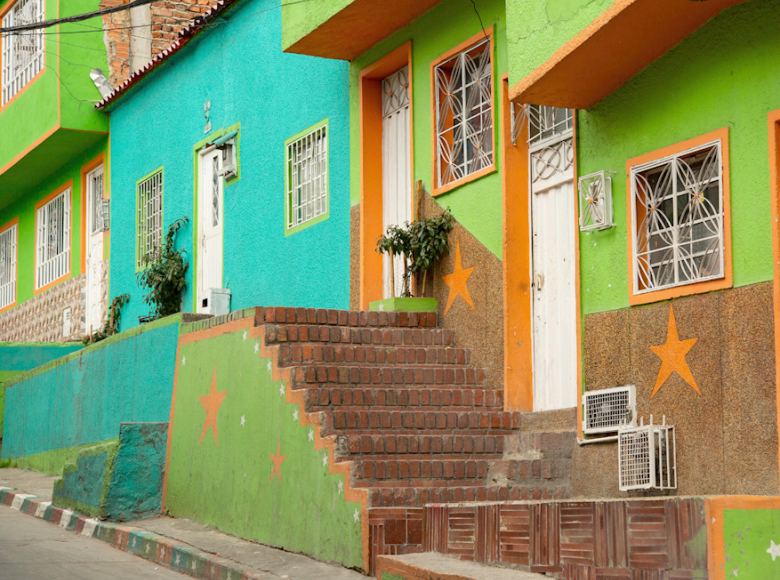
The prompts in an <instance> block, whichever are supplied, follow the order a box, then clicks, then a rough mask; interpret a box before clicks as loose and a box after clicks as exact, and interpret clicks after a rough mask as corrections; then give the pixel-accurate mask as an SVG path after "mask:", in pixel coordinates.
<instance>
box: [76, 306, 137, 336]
mask: <svg viewBox="0 0 780 580" xmlns="http://www.w3.org/2000/svg"><path fill="white" fill-rule="evenodd" d="M128 302H130V295H129V294H120V295H119V296H117V297H116V298H114V299H113V300H112V301H111V306H109V307H108V314H107V315H106V321H105V323H103V328H101V329H100V330H98V331H96V332H94V333H93V334H91V335H88V336H85V337H84V339H83V340H82V341H81V342H82V343H84V344H85V345H87V344H94V343H96V342H100V341H101V340H104V339H106V338H108V337H109V336H112V335H114V334H116V333H117V332H119V320H120V318H121V316H122V307H123V306H124V305H125V304H127V303H128Z"/></svg>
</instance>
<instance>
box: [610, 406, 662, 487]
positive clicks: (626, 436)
mask: <svg viewBox="0 0 780 580" xmlns="http://www.w3.org/2000/svg"><path fill="white" fill-rule="evenodd" d="M618 468H619V471H620V491H633V490H637V489H677V445H676V441H675V435H674V427H673V426H672V425H666V417H664V424H663V425H653V418H652V416H651V417H650V425H640V426H639V427H629V428H625V429H621V430H620V431H619V432H618Z"/></svg>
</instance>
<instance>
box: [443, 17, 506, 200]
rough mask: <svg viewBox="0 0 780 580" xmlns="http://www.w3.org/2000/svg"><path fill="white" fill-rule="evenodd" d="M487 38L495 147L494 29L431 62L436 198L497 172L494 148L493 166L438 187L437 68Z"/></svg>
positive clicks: (474, 37) (493, 141)
mask: <svg viewBox="0 0 780 580" xmlns="http://www.w3.org/2000/svg"><path fill="white" fill-rule="evenodd" d="M486 36H487V38H488V41H489V45H490V69H491V76H490V78H491V83H490V103H491V107H490V117H491V124H492V136H491V139H492V143H493V144H494V145H495V142H496V80H495V68H496V59H495V42H494V39H493V27H492V26H491V27H489V28H487V29H486V30H485V31H484V32H480V33H478V34H475V35H474V36H472V37H471V38H469V39H468V40H465V41H463V42H461V43H460V44H459V45H458V46H456V47H455V48H452V49H450V50H448V51H447V52H445V53H444V54H443V55H441V56H440V57H439V58H437V59H436V60H434V61H432V62H431V107H432V108H433V111H432V112H431V195H432V196H434V197H436V196H438V195H442V194H444V193H447V192H449V191H452V190H453V189H455V188H457V187H460V186H461V185H465V184H467V183H469V182H471V181H474V180H477V179H479V178H480V177H484V176H485V175H488V174H490V173H493V172H494V171H496V150H495V146H494V148H493V163H492V165H490V167H485V168H483V169H480V170H479V171H476V172H474V173H472V174H470V175H467V176H466V177H463V178H462V179H459V180H458V181H454V182H452V183H448V184H447V185H443V186H439V185H438V183H439V180H438V174H439V155H438V153H437V151H438V147H437V134H438V131H437V130H436V126H437V114H438V111H437V110H436V67H437V66H439V65H440V64H441V63H443V62H445V61H446V60H447V59H449V58H452V57H453V56H455V55H456V54H459V53H461V52H464V51H466V50H468V49H469V48H471V47H472V46H474V45H476V44H478V43H479V42H481V41H483V40H485V37H486Z"/></svg>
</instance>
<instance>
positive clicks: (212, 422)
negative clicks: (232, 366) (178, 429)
mask: <svg viewBox="0 0 780 580" xmlns="http://www.w3.org/2000/svg"><path fill="white" fill-rule="evenodd" d="M225 395H227V391H222V392H221V393H218V392H217V367H214V375H213V376H212V377H211V390H210V391H209V394H208V395H203V396H202V397H198V399H199V400H200V404H201V405H203V409H204V410H205V411H206V421H205V422H204V423H203V432H202V433H201V434H200V441H198V445H200V444H201V442H202V441H203V437H205V436H206V431H208V430H209V427H211V432H212V433H213V434H214V443H216V444H217V445H219V441H218V439H217V412H218V411H219V407H220V406H221V405H222V401H223V400H224V399H225Z"/></svg>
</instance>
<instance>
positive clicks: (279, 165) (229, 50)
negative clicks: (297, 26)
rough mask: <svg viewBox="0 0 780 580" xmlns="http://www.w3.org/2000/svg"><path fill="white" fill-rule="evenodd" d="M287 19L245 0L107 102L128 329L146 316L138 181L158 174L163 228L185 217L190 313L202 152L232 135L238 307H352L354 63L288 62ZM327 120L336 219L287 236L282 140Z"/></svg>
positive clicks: (114, 270) (115, 268) (227, 247)
mask: <svg viewBox="0 0 780 580" xmlns="http://www.w3.org/2000/svg"><path fill="white" fill-rule="evenodd" d="M280 12H281V11H280V9H279V5H278V2H277V3H274V2H272V1H270V0H244V1H242V2H241V3H240V4H239V5H238V7H236V8H235V9H231V10H230V11H229V12H227V13H225V14H223V16H222V18H224V21H225V23H224V25H220V26H218V27H214V28H210V29H207V30H205V31H204V32H202V33H200V35H199V36H198V37H197V38H195V39H194V40H192V41H191V42H190V44H189V45H187V46H186V47H185V48H184V49H182V50H181V51H180V52H178V53H176V54H175V55H173V56H172V57H170V58H168V60H167V61H165V62H164V63H163V64H161V65H160V67H159V69H157V70H155V71H153V72H152V73H150V75H149V77H148V78H145V79H143V80H142V81H141V82H140V85H138V86H136V87H134V88H132V89H131V90H130V91H129V92H128V94H127V95H125V96H122V97H120V99H119V100H118V101H117V102H116V103H115V104H113V105H111V109H110V113H111V128H112V133H111V151H112V191H114V192H115V194H114V196H113V198H112V208H111V213H112V218H113V224H112V225H113V227H112V239H111V247H112V260H111V290H112V295H116V294H121V293H129V294H130V296H131V300H130V303H129V304H128V305H127V306H126V307H125V311H124V314H123V317H122V327H123V328H129V327H130V326H132V325H134V324H137V317H138V316H139V315H145V314H147V313H148V307H147V306H146V305H145V304H143V303H142V295H143V293H142V291H141V290H140V289H139V287H138V284H137V282H136V267H135V248H136V238H135V233H136V226H135V216H136V212H135V204H136V198H135V196H136V182H137V181H138V180H139V179H141V178H142V177H144V176H146V175H148V174H149V173H150V172H153V171H155V170H157V169H158V168H161V167H162V168H163V171H164V175H163V181H164V185H163V219H164V227H165V228H167V226H168V224H170V223H171V222H173V221H174V220H176V219H178V218H180V217H182V216H187V217H188V218H189V219H190V223H189V224H188V225H187V226H186V227H185V228H184V229H182V230H180V233H179V235H178V239H177V244H178V245H179V246H180V247H183V248H185V250H186V252H187V260H188V262H189V264H190V267H189V271H188V274H187V291H186V295H185V296H184V309H185V311H187V312H189V311H192V310H193V306H194V304H193V290H194V288H195V286H196V280H195V277H196V274H197V263H196V261H197V256H196V255H195V254H194V253H193V251H194V249H193V232H194V219H195V218H196V214H195V207H194V201H195V192H196V189H195V188H196V171H195V168H194V159H197V156H196V146H197V147H200V146H202V145H204V144H205V143H206V142H207V140H208V139H209V138H211V139H213V138H214V137H216V136H219V135H220V134H221V132H222V131H226V132H227V131H231V130H233V129H238V131H239V133H238V157H239V173H240V174H239V177H238V178H237V179H232V180H229V181H228V182H227V183H226V185H225V188H224V233H223V239H224V248H223V256H224V262H223V264H224V265H223V286H224V287H226V288H229V289H230V290H231V292H232V302H231V309H232V310H239V309H241V308H245V307H249V306H253V305H259V304H272V305H285V306H316V307H318V308H346V307H348V305H349V177H348V171H349V168H348V156H347V152H348V150H349V117H348V112H349V109H348V88H347V86H348V83H347V64H346V63H343V62H339V61H332V60H325V59H317V58H311V57H306V56H299V55H290V54H283V53H282V52H281V48H280V42H281V40H280V38H281V15H280ZM258 30H262V34H258V32H257V31H258ZM207 101H210V103H211V109H210V111H209V115H208V116H209V118H208V120H206V119H205V118H204V104H205V103H206V102H207ZM161 103H165V106H164V107H163V106H162V105H161ZM139 119H143V124H142V125H143V127H142V128H139V124H138V123H139ZM326 119H327V121H328V132H329V135H328V147H329V166H328V176H329V181H330V183H329V217H328V218H327V219H325V220H324V221H321V222H319V223H316V224H314V225H311V226H309V227H306V228H305V229H302V230H300V231H297V232H295V233H292V234H291V235H288V236H285V225H286V224H285V196H286V193H285V174H286V169H285V140H286V139H288V138H290V137H293V136H294V135H296V134H298V133H299V132H301V131H304V130H305V129H307V128H309V127H311V126H312V125H315V124H317V123H319V122H321V121H324V120H326ZM207 123H208V124H210V127H211V128H210V129H207V128H206V124H207Z"/></svg>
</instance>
